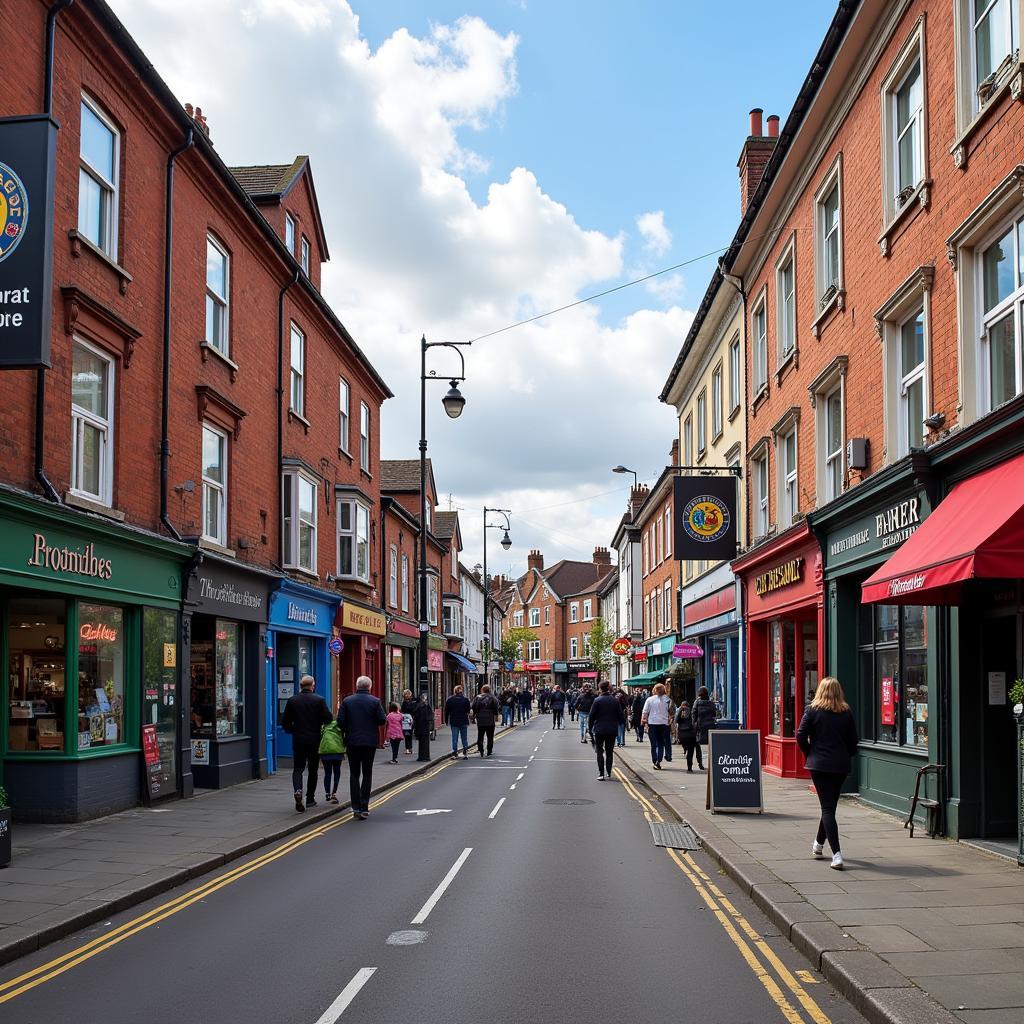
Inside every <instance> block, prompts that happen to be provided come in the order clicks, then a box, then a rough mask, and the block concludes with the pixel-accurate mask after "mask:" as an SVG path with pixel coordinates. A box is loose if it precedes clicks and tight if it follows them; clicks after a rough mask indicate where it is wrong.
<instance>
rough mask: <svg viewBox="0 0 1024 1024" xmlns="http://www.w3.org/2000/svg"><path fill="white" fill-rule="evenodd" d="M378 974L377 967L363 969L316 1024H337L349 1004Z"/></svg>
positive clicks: (357, 972)
mask: <svg viewBox="0 0 1024 1024" xmlns="http://www.w3.org/2000/svg"><path fill="white" fill-rule="evenodd" d="M376 972H377V968H376V967H361V968H360V969H359V970H358V971H356V976H355V977H354V978H353V979H352V980H351V981H350V982H349V983H348V984H347V985H346V986H345V987H344V988H343V989H342V990H341V993H340V995H339V996H338V998H337V999H335V1000H334V1002H333V1003H331V1005H330V1006H328V1007H327V1009H326V1010H324V1012H323V1014H322V1015H321V1016H320V1019H319V1020H318V1021H317V1022H316V1024H337V1021H338V1020H339V1018H340V1017H341V1015H342V1014H343V1013H344V1012H345V1011H346V1010H347V1009H348V1004H349V1003H351V1002H352V1000H353V999H355V997H356V996H357V995H358V994H359V990H360V989H361V988H362V987H363V986H364V985H365V984H366V983H367V982H368V981H369V980H370V979H371V978H372V977H373V976H374V974H375V973H376Z"/></svg>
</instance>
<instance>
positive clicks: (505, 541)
mask: <svg viewBox="0 0 1024 1024" xmlns="http://www.w3.org/2000/svg"><path fill="white" fill-rule="evenodd" d="M501 546H502V547H503V548H504V549H505V550H506V551H508V549H509V548H510V547H512V538H511V537H510V536H509V535H508V530H506V531H505V535H504V536H503V537H502V538H501Z"/></svg>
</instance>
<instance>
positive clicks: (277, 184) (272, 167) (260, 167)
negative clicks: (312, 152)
mask: <svg viewBox="0 0 1024 1024" xmlns="http://www.w3.org/2000/svg"><path fill="white" fill-rule="evenodd" d="M308 159H309V157H307V156H297V157H296V158H295V159H294V160H293V161H292V162H291V163H290V164H254V165H252V166H250V167H229V168H228V170H229V171H231V173H232V174H233V175H234V176H235V180H236V181H237V182H238V184H239V185H241V186H242V188H244V189H245V191H246V192H247V193H248V194H249V195H250V196H279V195H282V194H284V193H285V192H287V191H288V189H290V188H291V186H292V183H293V182H294V181H295V179H296V178H297V177H298V176H299V173H300V172H301V171H302V168H303V166H304V165H305V163H306V161H307V160H308Z"/></svg>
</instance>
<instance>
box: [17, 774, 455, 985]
mask: <svg viewBox="0 0 1024 1024" xmlns="http://www.w3.org/2000/svg"><path fill="white" fill-rule="evenodd" d="M454 763H455V762H454V761H445V762H443V763H442V764H440V765H438V767H436V768H434V769H432V770H431V771H429V772H426V773H424V774H423V775H419V776H417V777H416V778H414V779H409V780H408V781H407V782H403V783H401V784H400V785H398V786H395V787H394V788H393V789H389V790H387V792H385V793H382V794H381V795H380V796H379V797H376V798H375V799H374V803H375V804H376V805H380V804H382V803H386V802H387V801H388V800H390V799H391V798H392V797H395V796H398V795H399V794H401V793H404V792H405V791H406V790H407V789H410V788H411V787H412V786H415V785H418V784H419V783H421V782H426V781H427V780H429V779H433V778H434V777H435V776H437V775H440V773H441V772H443V771H444V770H445V768H448V767H450V766H451V765H452V764H454ZM351 820H352V814H351V813H348V812H346V813H345V814H342V815H341V816H340V817H338V818H334V819H332V820H331V821H329V822H327V823H326V824H323V825H317V826H315V827H314V828H312V829H311V830H310V831H309V832H304V833H302V834H301V835H299V836H297V837H295V838H294V839H290V840H288V841H287V842H286V843H284V845H283V846H279V847H277V848H276V849H274V850H271V851H270V852H268V853H265V854H262V855H261V856H259V857H257V858H256V859H255V860H253V861H249V862H248V863H246V864H242V865H240V866H239V867H237V868H233V869H232V870H231V871H228V872H226V873H225V874H223V875H218V876H217V877H216V878H213V879H211V880H210V881H208V882H204V883H203V884H202V885H198V886H195V887H194V888H192V889H189V891H188V892H185V893H182V894H181V895H180V896H177V897H175V898H174V899H173V900H168V901H167V902H166V903H162V904H161V905H160V906H158V907H154V908H153V909H152V910H147V911H146V913H144V914H140V915H139V916H138V917H135V918H132V920H130V921H126V922H125V923H124V924H122V925H118V926H117V928H114V929H113V930H111V931H110V932H107V933H106V934H104V935H101V936H99V937H97V938H95V939H92V940H91V941H90V942H87V943H85V944H84V945H82V946H79V947H78V948H77V949H73V950H71V951H70V952H68V953H64V954H63V955H62V956H59V957H57V958H56V959H54V960H51V961H49V963H45V964H42V965H41V966H39V967H36V968H34V969H33V970H31V971H26V972H25V973H24V974H21V975H19V976H18V977H16V978H12V979H11V980H10V981H6V982H3V983H2V984H0V1004H3V1003H6V1002H9V1001H10V1000H11V999H14V998H16V997H17V996H20V995H22V994H23V993H25V992H28V991H29V990H30V989H33V988H36V987H37V986H39V985H42V984H44V983H45V982H47V981H50V980H52V979H53V978H56V977H57V976H58V975H60V974H63V973H64V972H65V971H69V970H71V968H73V967H77V966H78V965H79V964H83V963H85V961H86V960H90V959H92V957H94V956H96V955H97V954H99V953H102V952H104V951H105V950H108V949H110V948H111V947H112V946H116V945H118V944H119V943H121V942H124V940H125V939H129V938H131V937H132V936H133V935H137V934H138V933H139V932H142V931H145V930H146V929H147V928H150V927H152V926H153V925H154V924H159V923H160V922H161V921H164V920H166V919H167V918H168V917H172V916H173V915H174V914H177V913H179V912H180V911H182V910H185V909H186V908H188V907H191V906H192V905H193V904H195V903H198V902H199V901H200V900H202V899H204V898H205V897H207V896H209V895H211V894H212V893H215V892H216V891H217V890H218V889H223V888H224V887H225V886H228V885H230V884H231V883H232V882H237V881H238V880H239V879H240V878H244V877H245V876H246V875H248V874H251V873H252V872H253V871H257V870H259V869H260V868H262V867H266V865H267V864H271V863H273V862H274V861H275V860H278V859H279V858H280V857H284V856H285V855H286V854H289V853H292V852H293V851H294V850H297V849H298V848H299V847H300V846H304V845H305V844H306V843H308V842H310V840H313V839H319V838H320V837H321V836H322V835H325V834H326V833H328V832H330V831H331V830H332V829H335V828H338V827H339V826H340V825H344V824H345V823H346V822H349V821H351Z"/></svg>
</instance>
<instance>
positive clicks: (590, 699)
mask: <svg viewBox="0 0 1024 1024" xmlns="http://www.w3.org/2000/svg"><path fill="white" fill-rule="evenodd" d="M596 699H597V698H596V697H595V696H594V692H593V690H591V689H590V683H584V684H583V689H582V690H580V695H579V699H578V700H577V701H576V714H577V715H579V717H580V743H586V742H587V737H588V736H589V735H590V733H589V731H588V729H587V718H588V717H589V715H590V709H591V708H592V707H593V706H594V701H595V700H596Z"/></svg>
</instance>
